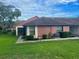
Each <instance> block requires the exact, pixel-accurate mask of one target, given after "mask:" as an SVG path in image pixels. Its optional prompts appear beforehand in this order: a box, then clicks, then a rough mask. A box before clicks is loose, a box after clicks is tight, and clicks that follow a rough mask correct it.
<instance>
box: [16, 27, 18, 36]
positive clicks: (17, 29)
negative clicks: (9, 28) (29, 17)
mask: <svg viewBox="0 0 79 59" xmlns="http://www.w3.org/2000/svg"><path fill="white" fill-rule="evenodd" d="M16 36H18V27H16Z"/></svg>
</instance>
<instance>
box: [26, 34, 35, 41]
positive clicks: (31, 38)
mask: <svg viewBox="0 0 79 59" xmlns="http://www.w3.org/2000/svg"><path fill="white" fill-rule="evenodd" d="M25 39H26V40H34V37H33V35H28V36H26V37H25Z"/></svg>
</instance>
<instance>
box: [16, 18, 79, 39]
mask: <svg viewBox="0 0 79 59" xmlns="http://www.w3.org/2000/svg"><path fill="white" fill-rule="evenodd" d="M61 31H63V32H71V33H72V34H75V35H79V19H78V18H61V17H58V18H51V17H37V16H35V17H32V18H30V19H28V20H26V21H24V22H21V23H20V24H19V25H18V26H16V35H17V36H19V35H34V37H35V38H41V37H42V35H44V34H48V33H52V35H53V34H55V33H57V32H61Z"/></svg>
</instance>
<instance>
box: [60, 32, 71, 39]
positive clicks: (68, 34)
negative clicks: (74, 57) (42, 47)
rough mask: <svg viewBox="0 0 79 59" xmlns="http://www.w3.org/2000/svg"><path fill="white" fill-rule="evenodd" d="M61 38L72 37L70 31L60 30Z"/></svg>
mask: <svg viewBox="0 0 79 59" xmlns="http://www.w3.org/2000/svg"><path fill="white" fill-rule="evenodd" d="M59 34H60V38H67V37H70V35H71V34H70V32H59Z"/></svg>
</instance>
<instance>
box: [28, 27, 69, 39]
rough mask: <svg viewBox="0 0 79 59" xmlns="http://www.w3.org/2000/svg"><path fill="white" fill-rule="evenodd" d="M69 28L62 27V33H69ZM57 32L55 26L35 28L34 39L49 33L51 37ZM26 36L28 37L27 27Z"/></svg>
mask: <svg viewBox="0 0 79 59" xmlns="http://www.w3.org/2000/svg"><path fill="white" fill-rule="evenodd" d="M69 30H70V27H69V26H63V31H64V32H69ZM56 32H57V26H35V35H34V37H36V38H38V37H39V38H41V37H42V35H44V34H47V35H48V34H49V33H51V34H52V35H53V34H55V33H56ZM27 35H30V32H29V27H27Z"/></svg>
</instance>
